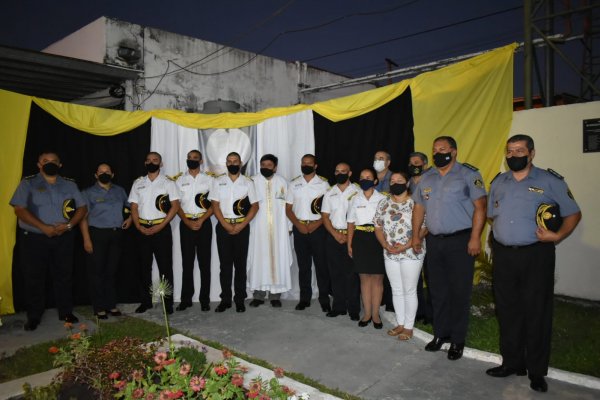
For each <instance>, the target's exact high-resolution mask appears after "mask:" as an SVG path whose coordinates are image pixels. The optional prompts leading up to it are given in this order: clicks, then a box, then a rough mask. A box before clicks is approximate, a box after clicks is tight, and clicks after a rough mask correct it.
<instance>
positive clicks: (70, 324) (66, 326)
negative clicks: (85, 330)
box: [64, 322, 73, 329]
mask: <svg viewBox="0 0 600 400" xmlns="http://www.w3.org/2000/svg"><path fill="white" fill-rule="evenodd" d="M64 327H65V328H67V329H71V328H73V324H72V323H70V322H65V325H64Z"/></svg>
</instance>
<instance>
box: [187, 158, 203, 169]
mask: <svg viewBox="0 0 600 400" xmlns="http://www.w3.org/2000/svg"><path fill="white" fill-rule="evenodd" d="M185 163H186V164H187V166H188V168H189V169H198V168H200V161H198V160H186V161H185Z"/></svg>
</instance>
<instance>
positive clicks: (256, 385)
mask: <svg viewBox="0 0 600 400" xmlns="http://www.w3.org/2000/svg"><path fill="white" fill-rule="evenodd" d="M260 389H262V386H261V384H260V382H257V381H253V382H252V383H251V384H250V388H248V390H250V391H251V392H260ZM257 394H258V393H257Z"/></svg>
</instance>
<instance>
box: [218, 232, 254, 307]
mask: <svg viewBox="0 0 600 400" xmlns="http://www.w3.org/2000/svg"><path fill="white" fill-rule="evenodd" d="M216 232H217V250H218V251H219V260H220V262H221V272H220V273H219V281H220V283H221V303H224V304H231V295H232V293H231V280H232V278H233V288H234V291H235V294H234V296H233V301H234V302H235V304H244V300H245V299H246V296H247V293H246V264H247V259H248V240H249V239H250V225H247V226H246V227H245V228H244V229H243V230H242V231H241V232H240V233H238V234H237V235H230V234H229V233H227V231H226V230H225V229H224V228H223V226H222V225H221V224H220V223H219V224H217V228H216ZM234 268H235V276H233V270H234Z"/></svg>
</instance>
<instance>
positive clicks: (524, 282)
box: [492, 240, 555, 376]
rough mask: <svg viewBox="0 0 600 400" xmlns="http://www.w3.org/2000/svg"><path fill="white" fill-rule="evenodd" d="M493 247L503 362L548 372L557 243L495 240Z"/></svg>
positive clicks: (536, 373) (538, 373)
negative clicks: (517, 244)
mask: <svg viewBox="0 0 600 400" xmlns="http://www.w3.org/2000/svg"><path fill="white" fill-rule="evenodd" d="M492 251H493V266H494V269H493V283H494V296H495V300H496V315H497V316H498V323H499V325H500V353H501V354H502V364H503V365H505V366H507V367H509V368H515V369H520V368H524V367H526V368H527V371H528V372H529V375H530V376H532V375H533V376H544V375H546V374H547V373H548V362H549V360H550V344H551V339H552V313H553V299H554V267H555V251H554V244H553V243H536V244H533V245H530V246H525V247H518V248H517V247H507V246H503V245H502V244H500V243H498V242H496V241H495V240H494V241H493V242H492Z"/></svg>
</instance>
